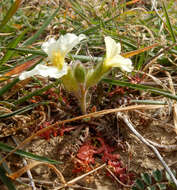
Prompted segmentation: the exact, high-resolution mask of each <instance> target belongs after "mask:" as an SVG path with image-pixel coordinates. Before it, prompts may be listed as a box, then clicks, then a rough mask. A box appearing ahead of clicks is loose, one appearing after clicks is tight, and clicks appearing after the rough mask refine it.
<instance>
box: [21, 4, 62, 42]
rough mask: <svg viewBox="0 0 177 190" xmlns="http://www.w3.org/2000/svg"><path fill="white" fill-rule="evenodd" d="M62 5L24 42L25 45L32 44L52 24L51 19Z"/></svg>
mask: <svg viewBox="0 0 177 190" xmlns="http://www.w3.org/2000/svg"><path fill="white" fill-rule="evenodd" d="M60 7H61V6H59V7H58V8H57V9H56V10H55V12H54V13H53V14H52V15H51V16H50V17H49V18H48V19H47V20H46V21H45V22H44V24H43V25H42V26H41V28H40V29H39V30H38V31H37V32H36V33H35V34H34V35H33V36H32V37H31V38H29V39H28V40H26V41H25V42H24V43H23V46H27V45H30V44H32V43H33V42H34V41H35V40H36V39H37V38H38V37H39V36H40V34H41V33H42V32H43V31H44V30H45V28H46V27H47V26H48V25H49V24H50V22H51V20H52V19H53V18H54V17H55V16H56V14H57V12H58V11H59V9H60Z"/></svg>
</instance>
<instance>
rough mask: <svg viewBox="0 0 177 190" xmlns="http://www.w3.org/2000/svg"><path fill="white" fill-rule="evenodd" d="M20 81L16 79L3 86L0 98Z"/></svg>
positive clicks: (0, 90)
mask: <svg viewBox="0 0 177 190" xmlns="http://www.w3.org/2000/svg"><path fill="white" fill-rule="evenodd" d="M18 81H19V79H18V78H14V79H13V81H12V82H10V83H8V84H7V85H5V86H3V87H2V88H1V89H0V97H1V96H2V95H3V94H4V93H5V92H7V91H8V90H9V89H11V88H12V87H13V86H14V85H15V84H16V83H17V82H18Z"/></svg>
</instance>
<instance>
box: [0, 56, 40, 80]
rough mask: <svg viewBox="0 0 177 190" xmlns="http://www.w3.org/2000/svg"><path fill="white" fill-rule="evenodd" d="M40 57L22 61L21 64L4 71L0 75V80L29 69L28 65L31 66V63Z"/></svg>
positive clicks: (34, 62) (33, 63)
mask: <svg viewBox="0 0 177 190" xmlns="http://www.w3.org/2000/svg"><path fill="white" fill-rule="evenodd" d="M40 59H41V57H40V58H39V57H38V58H36V59H33V60H30V61H27V62H25V63H23V64H21V65H19V66H17V67H15V68H13V69H12V70H11V71H9V72H7V73H5V74H4V75H3V76H2V77H0V80H5V79H6V78H7V77H9V76H12V75H16V74H19V73H21V72H22V71H24V70H27V69H29V68H30V67H32V66H33V65H35V64H36V63H37V62H38V61H39V60H40Z"/></svg>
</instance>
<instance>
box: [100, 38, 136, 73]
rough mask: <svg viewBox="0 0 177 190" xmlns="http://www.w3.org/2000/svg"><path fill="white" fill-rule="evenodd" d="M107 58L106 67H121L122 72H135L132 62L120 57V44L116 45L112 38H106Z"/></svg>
mask: <svg viewBox="0 0 177 190" xmlns="http://www.w3.org/2000/svg"><path fill="white" fill-rule="evenodd" d="M104 40H105V44H106V58H105V60H104V65H105V66H107V67H120V69H121V70H123V71H127V72H131V71H132V70H133V66H132V62H131V60H130V59H128V58H124V57H123V56H121V55H120V53H121V46H120V43H116V42H115V41H114V40H113V39H112V38H111V37H109V36H107V37H105V39H104Z"/></svg>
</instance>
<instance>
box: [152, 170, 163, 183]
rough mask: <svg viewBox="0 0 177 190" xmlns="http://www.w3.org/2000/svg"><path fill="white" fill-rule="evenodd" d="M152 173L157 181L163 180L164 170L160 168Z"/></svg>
mask: <svg viewBox="0 0 177 190" xmlns="http://www.w3.org/2000/svg"><path fill="white" fill-rule="evenodd" d="M152 175H153V177H154V179H155V180H156V181H157V182H160V181H162V172H161V171H160V170H158V169H157V170H155V171H153V172H152Z"/></svg>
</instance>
